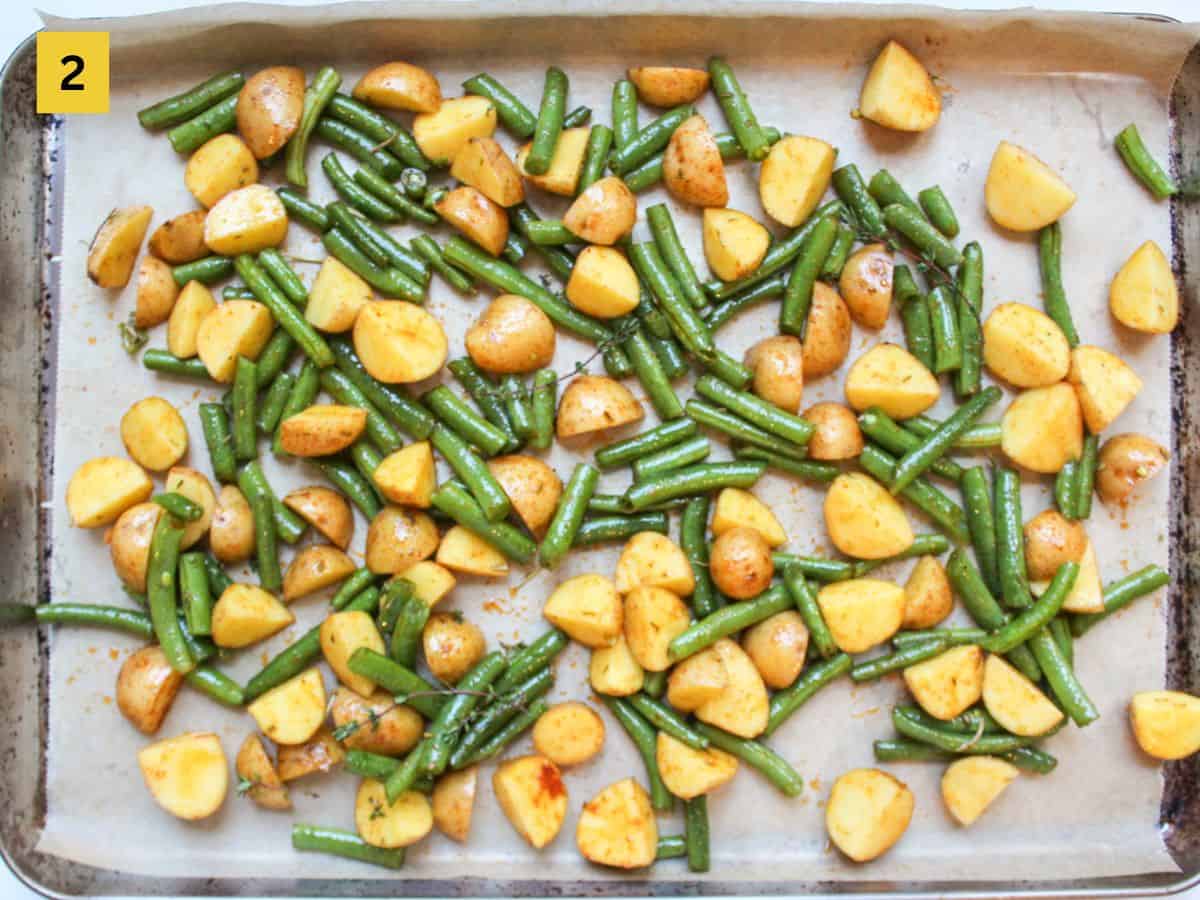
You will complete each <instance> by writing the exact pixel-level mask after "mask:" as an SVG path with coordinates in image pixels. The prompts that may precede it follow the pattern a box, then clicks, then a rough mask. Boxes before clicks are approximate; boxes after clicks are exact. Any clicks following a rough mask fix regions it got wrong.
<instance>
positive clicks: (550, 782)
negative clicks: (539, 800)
mask: <svg viewBox="0 0 1200 900" xmlns="http://www.w3.org/2000/svg"><path fill="white" fill-rule="evenodd" d="M538 787H539V788H540V789H541V790H542V791H544V792H545V793H546V794H547V795H548V796H550V797H562V796H565V795H566V793H567V789H566V787H565V786H564V785H563V783H562V775H560V774H559V771H558V766H556V765H554V763H552V762H549V761H547V762H545V763H543V765H542V769H541V771H540V772H538Z"/></svg>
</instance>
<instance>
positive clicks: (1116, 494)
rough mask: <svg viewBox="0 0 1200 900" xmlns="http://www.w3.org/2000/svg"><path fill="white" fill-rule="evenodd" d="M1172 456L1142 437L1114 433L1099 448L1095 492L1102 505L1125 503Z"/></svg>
mask: <svg viewBox="0 0 1200 900" xmlns="http://www.w3.org/2000/svg"><path fill="white" fill-rule="evenodd" d="M1170 459H1171V454H1170V452H1169V451H1168V450H1167V448H1166V447H1164V446H1162V445H1161V444H1159V443H1157V442H1156V441H1152V440H1150V438H1148V437H1146V436H1145V435H1144V434H1132V433H1126V434H1115V435H1113V436H1112V437H1110V438H1109V439H1108V440H1107V441H1105V442H1104V445H1103V446H1102V447H1101V448H1100V457H1099V460H1098V462H1097V464H1096V493H1098V494H1099V495H1100V499H1101V500H1103V501H1104V502H1105V503H1124V502H1125V501H1126V500H1128V499H1129V495H1130V494H1131V493H1133V491H1134V489H1135V488H1137V486H1138V485H1139V484H1141V483H1142V482H1143V481H1147V480H1148V479H1150V478H1153V477H1154V476H1155V475H1157V474H1158V473H1159V472H1160V471H1161V470H1162V469H1163V467H1164V466H1166V464H1167V462H1168V461H1169V460H1170Z"/></svg>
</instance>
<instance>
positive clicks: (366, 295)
mask: <svg viewBox="0 0 1200 900" xmlns="http://www.w3.org/2000/svg"><path fill="white" fill-rule="evenodd" d="M374 297H375V295H374V293H373V292H372V291H371V286H370V285H369V284H367V283H366V282H365V281H363V279H362V278H361V277H360V276H359V275H358V273H356V272H354V271H353V270H351V269H350V267H349V266H347V265H346V264H345V263H343V262H342V261H341V260H340V259H337V258H336V257H333V256H327V257H326V258H325V261H324V262H323V263H321V268H320V270H318V272H317V277H316V278H315V279H314V280H313V284H312V287H311V288H310V289H309V291H308V304H307V305H306V306H305V307H304V318H306V319H307V320H308V321H309V323H310V324H311V325H312V326H313V327H314V328H317V329H319V330H321V331H325V332H328V333H330V334H337V333H340V332H343V331H349V330H350V329H351V328H353V327H354V322H355V320H356V319H357V318H358V314H359V313H360V312H361V311H362V309H363V307H365V306H366V305H367V304H368V303H370V302H371V300H373V299H374Z"/></svg>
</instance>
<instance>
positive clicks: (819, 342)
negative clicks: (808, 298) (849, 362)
mask: <svg viewBox="0 0 1200 900" xmlns="http://www.w3.org/2000/svg"><path fill="white" fill-rule="evenodd" d="M852 335H853V327H852V325H851V322H850V309H849V307H847V306H846V301H845V300H843V299H842V295H841V294H839V293H838V292H837V291H835V290H834V289H833V288H831V287H830V286H829V285H827V284H826V283H825V282H823V281H818V282H817V283H816V284H814V285H813V294H812V306H811V307H809V310H808V329H807V330H806V331H805V332H804V344H803V349H804V377H805V378H806V379H813V378H820V377H821V376H822V375H828V374H829V373H830V372H835V371H837V369H838V368H839V367H840V366H841V364H842V363H844V362H845V361H846V357H847V356H849V355H850V338H851V336H852Z"/></svg>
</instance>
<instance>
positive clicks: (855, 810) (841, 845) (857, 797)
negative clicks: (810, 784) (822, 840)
mask: <svg viewBox="0 0 1200 900" xmlns="http://www.w3.org/2000/svg"><path fill="white" fill-rule="evenodd" d="M914 806H915V800H914V798H913V793H912V791H911V790H909V788H908V785H906V784H905V783H904V782H902V781H900V780H899V779H897V778H894V777H893V776H891V775H889V774H888V773H887V772H883V771H881V770H879V769H851V770H850V771H849V772H846V773H845V774H843V775H840V776H838V779H837V781H835V782H834V783H833V788H832V789H831V790H830V791H829V802H828V804H826V806H825V830H826V831H828V832H829V839H830V840H831V841H833V845H834V846H835V847H837V848H838V849H839V850H841V851H842V852H843V853H845V854H846V855H847V856H848V857H850V858H851V859H852V860H854V861H855V862H869V861H870V860H872V859H875V858H876V857H879V856H882V855H883V854H884V853H886V852H887V851H888V850H889V849H890V848H891V847H892V845H893V844H895V843H896V841H898V840H900V838H901V837H903V835H904V832H905V831H906V830H907V829H908V823H909V822H910V821H912V814H913V807H914Z"/></svg>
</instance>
